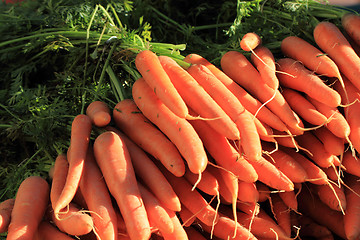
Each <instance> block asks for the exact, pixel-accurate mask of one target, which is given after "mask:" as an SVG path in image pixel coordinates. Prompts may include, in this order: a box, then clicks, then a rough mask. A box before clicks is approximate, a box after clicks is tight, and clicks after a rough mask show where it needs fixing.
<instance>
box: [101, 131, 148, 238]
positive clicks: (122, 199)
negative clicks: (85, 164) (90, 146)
mask: <svg viewBox="0 0 360 240" xmlns="http://www.w3.org/2000/svg"><path fill="white" fill-rule="evenodd" d="M94 155H95V159H96V162H97V164H98V165H99V167H100V169H101V172H102V173H103V175H104V179H105V182H106V185H107V186H108V188H109V191H110V193H111V195H112V196H113V197H114V198H115V200H116V202H117V205H118V206H119V209H120V211H121V214H122V215H123V217H124V220H125V224H126V228H127V231H128V234H129V236H130V238H131V239H139V240H141V239H149V238H150V224H149V221H148V217H147V214H146V210H145V207H144V203H143V200H142V198H141V195H140V191H139V188H138V185H137V180H136V177H135V173H134V169H133V166H132V163H131V159H130V154H129V152H128V150H127V147H126V145H125V143H124V141H123V139H121V138H120V137H119V135H117V134H116V133H114V132H111V131H107V132H104V133H102V134H100V135H99V136H98V137H97V138H96V139H95V142H94Z"/></svg>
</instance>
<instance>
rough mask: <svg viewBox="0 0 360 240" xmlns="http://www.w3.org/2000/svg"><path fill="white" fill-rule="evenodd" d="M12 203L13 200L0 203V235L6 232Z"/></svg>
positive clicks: (12, 206)
mask: <svg viewBox="0 0 360 240" xmlns="http://www.w3.org/2000/svg"><path fill="white" fill-rule="evenodd" d="M14 203H15V199H14V198H9V199H6V200H4V201H2V202H1V203H0V233H4V232H7V230H8V227H9V224H10V219H11V212H12V210H13V208H14Z"/></svg>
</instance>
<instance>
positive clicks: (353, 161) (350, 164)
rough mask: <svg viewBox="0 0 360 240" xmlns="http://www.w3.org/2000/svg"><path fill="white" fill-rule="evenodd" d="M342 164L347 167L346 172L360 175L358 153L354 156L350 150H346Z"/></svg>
mask: <svg viewBox="0 0 360 240" xmlns="http://www.w3.org/2000/svg"><path fill="white" fill-rule="evenodd" d="M342 165H343V166H344V168H345V172H347V173H350V174H352V175H355V176H358V177H360V160H359V157H358V155H355V156H353V154H352V153H351V152H350V151H346V152H344V155H343V158H342Z"/></svg>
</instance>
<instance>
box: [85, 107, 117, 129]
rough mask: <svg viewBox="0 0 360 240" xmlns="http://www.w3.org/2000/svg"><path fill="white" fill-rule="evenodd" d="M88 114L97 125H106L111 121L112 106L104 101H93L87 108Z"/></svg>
mask: <svg viewBox="0 0 360 240" xmlns="http://www.w3.org/2000/svg"><path fill="white" fill-rule="evenodd" d="M86 115H88V116H89V117H90V119H91V122H92V123H93V124H94V125H95V126H97V127H105V126H107V125H108V124H109V123H110V121H111V115H110V108H109V107H108V105H107V104H106V103H105V102H103V101H93V102H91V103H90V104H89V105H88V106H87V108H86Z"/></svg>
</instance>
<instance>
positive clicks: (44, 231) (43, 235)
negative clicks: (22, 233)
mask: <svg viewBox="0 0 360 240" xmlns="http://www.w3.org/2000/svg"><path fill="white" fill-rule="evenodd" d="M48 239H52V240H74V239H73V238H72V237H70V236H69V235H67V234H65V233H63V232H61V231H60V230H58V229H57V228H56V227H55V226H53V225H52V224H51V223H50V222H46V221H42V222H41V223H40V224H39V227H38V229H37V231H36V233H35V237H34V240H48Z"/></svg>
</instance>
